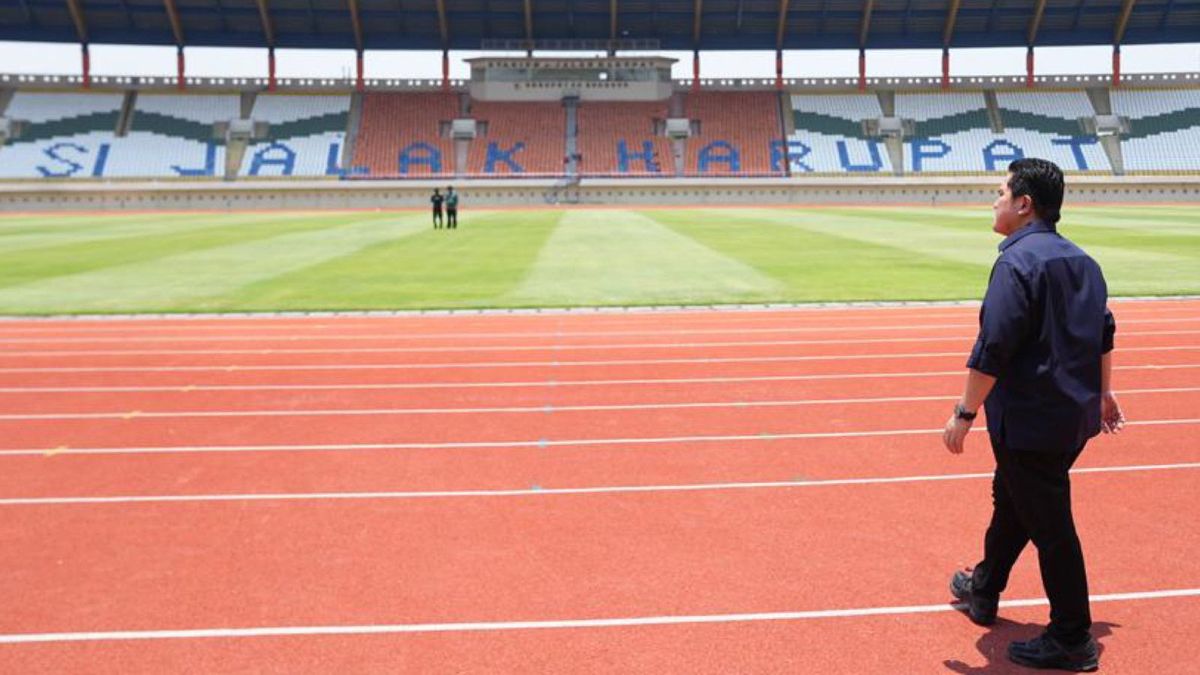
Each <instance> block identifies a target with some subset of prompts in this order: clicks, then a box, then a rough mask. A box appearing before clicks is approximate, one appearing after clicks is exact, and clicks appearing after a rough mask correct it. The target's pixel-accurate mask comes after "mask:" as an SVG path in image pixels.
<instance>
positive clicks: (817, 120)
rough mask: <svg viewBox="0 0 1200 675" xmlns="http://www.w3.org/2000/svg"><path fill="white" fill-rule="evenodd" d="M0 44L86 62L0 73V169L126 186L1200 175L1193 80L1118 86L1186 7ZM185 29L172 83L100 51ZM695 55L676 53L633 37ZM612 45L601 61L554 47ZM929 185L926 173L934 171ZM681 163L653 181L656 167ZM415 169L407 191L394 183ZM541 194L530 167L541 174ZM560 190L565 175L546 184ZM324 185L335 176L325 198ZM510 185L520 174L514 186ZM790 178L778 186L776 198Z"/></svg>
mask: <svg viewBox="0 0 1200 675" xmlns="http://www.w3.org/2000/svg"><path fill="white" fill-rule="evenodd" d="M5 2H7V3H8V5H6V7H7V9H5V10H4V11H2V12H0V39H18V38H19V39H22V40H37V41H47V42H78V43H80V44H81V45H82V65H81V71H80V73H79V75H77V76H66V77H63V76H45V77H39V76H17V75H3V74H0V140H2V145H0V178H3V179H6V180H15V181H17V183H18V184H23V185H25V187H26V189H32V188H29V186H28V183H29V182H30V181H32V182H34V183H38V182H42V183H45V184H50V183H54V182H59V181H67V182H75V183H94V182H97V181H100V182H105V183H107V184H116V185H120V184H123V183H127V182H131V181H139V180H141V181H146V180H151V181H156V182H161V181H162V180H164V179H168V180H167V182H170V183H174V182H191V183H195V184H203V181H204V180H205V179H208V180H210V181H215V182H218V183H221V184H223V185H225V187H226V188H228V187H229V185H230V184H232V185H250V184H252V183H254V182H255V181H257V180H260V179H267V178H271V179H280V178H293V179H305V180H308V181H312V180H320V181H346V180H355V181H362V180H367V181H369V180H390V181H413V180H429V179H439V180H440V179H445V178H453V179H455V180H458V181H467V184H469V183H471V182H473V181H479V184H480V185H482V186H486V185H489V184H491V183H494V182H495V181H496V180H505V181H512V180H517V179H520V180H525V181H540V182H537V183H536V187H533V188H531V190H532V192H536V193H538V194H539V195H540V194H542V193H545V194H546V195H547V198H548V199H552V198H553V197H552V196H551V193H554V194H557V193H556V191H557V190H562V189H570V188H575V189H576V190H577V191H578V189H580V188H581V186H586V185H588V182H593V183H594V182H595V181H596V180H601V181H612V180H614V179H615V180H630V181H635V182H636V183H635V184H637V185H651V186H657V187H659V188H668V187H670V188H671V189H674V186H678V185H682V184H685V183H679V182H678V181H688V180H692V181H695V180H707V179H730V178H734V179H742V182H741V183H739V184H740V185H746V186H750V185H751V184H752V182H753V181H762V180H768V181H770V180H781V179H782V180H784V181H785V182H784V183H782V184H772V185H776V189H777V190H779V189H782V190H784V191H785V192H786V190H787V188H779V187H778V185H785V186H789V185H790V186H803V185H805V181H808V184H809V185H810V186H811V185H812V184H814V183H812V181H813V179H818V178H845V179H867V178H870V177H872V176H874V177H891V178H898V177H899V178H907V179H909V180H914V181H917V182H918V183H919V182H920V181H921V180H927V179H931V178H934V177H938V176H949V177H954V176H976V175H985V174H988V173H991V172H995V171H997V170H999V169H1000V168H1002V167H1004V166H1006V165H1007V163H1008V162H1009V161H1011V160H1013V159H1016V158H1020V157H1024V156H1041V157H1047V158H1049V159H1052V160H1054V161H1055V162H1057V163H1058V164H1059V165H1060V166H1062V167H1064V169H1066V170H1067V171H1069V172H1071V173H1075V174H1080V175H1087V176H1093V177H1096V178H1098V179H1106V180H1109V181H1112V180H1116V179H1119V178H1121V177H1125V176H1139V175H1140V176H1187V175H1190V174H1200V155H1197V150H1196V148H1198V147H1200V74H1191V73H1176V74H1165V75H1135V76H1129V75H1125V76H1122V74H1121V72H1120V46H1121V45H1122V44H1145V43H1161V42H1172V41H1184V40H1189V39H1194V37H1195V35H1197V34H1200V12H1198V11H1197V10H1196V2H1188V1H1186V0H1179V1H1175V2H1170V3H1160V4H1155V5H1150V4H1144V3H1136V2H1132V1H1126V2H1123V3H1113V2H1101V1H1099V0H1095V1H1093V0H1084V1H1083V2H1079V3H1075V4H1073V5H1071V6H1066V5H1064V4H1061V3H1055V2H1046V1H1045V0H1040V1H1037V0H1028V1H1027V2H1023V3H1018V4H1019V5H1020V7H1015V6H1009V5H1008V4H1006V5H1005V6H1004V7H1001V6H1000V3H999V2H998V1H995V2H984V3H974V4H964V3H960V2H958V1H956V0H947V1H946V2H935V3H933V4H932V5H929V6H922V8H921V9H919V10H916V9H914V8H913V7H912V5H911V3H898V2H888V1H880V2H875V0H868V1H867V2H865V3H863V2H857V1H856V2H853V3H850V2H842V1H833V2H829V3H825V4H824V5H822V6H820V7H817V6H816V5H813V6H810V5H809V4H808V3H789V2H787V1H786V0H785V1H782V2H777V1H775V0H772V1H770V2H767V1H762V0H760V1H754V0H746V1H734V0H728V1H724V2H721V1H710V2H704V3H701V2H691V1H690V0H688V1H670V0H661V1H659V2H653V3H624V2H617V1H614V2H611V3H602V2H532V1H525V2H518V1H517V0H511V1H506V2H501V1H497V2H491V3H488V4H487V5H486V7H485V6H483V5H479V6H476V5H477V4H478V3H442V2H435V1H434V0H428V1H427V2H411V3H405V5H404V8H403V10H402V11H401V10H400V8H399V7H392V6H390V5H389V4H388V3H364V4H359V3H354V2H351V3H349V4H347V5H346V6H344V7H340V8H337V9H334V8H332V6H321V7H317V6H314V5H311V4H307V3H302V2H299V0H278V1H274V2H270V3H267V2H260V3H259V4H258V5H257V6H251V5H246V6H239V7H226V6H224V5H222V4H220V3H219V2H217V1H216V0H212V1H210V2H208V1H202V2H196V3H191V4H189V5H188V6H187V7H186V10H185V9H183V8H179V7H176V5H175V4H174V3H173V2H171V1H170V0H168V1H167V2H165V3H164V4H161V5H154V6H153V7H151V6H143V5H125V4H123V3H122V4H102V3H96V2H78V3H77V2H68V3H66V5H63V4H61V3H55V2H50V0H5ZM97 43H130V44H145V45H175V46H176V47H177V53H178V76H177V77H175V78H162V77H133V76H130V77H96V76H92V75H91V73H90V59H89V45H91V44H97ZM1094 44H1111V45H1113V67H1112V73H1111V75H1110V76H1105V77H1101V76H1095V75H1091V76H1077V77H1069V76H1042V75H1038V74H1036V72H1035V68H1034V54H1035V48H1036V47H1037V46H1039V45H1055V46H1060V45H1094ZM189 46H258V47H265V48H267V50H268V54H269V59H268V68H267V72H266V73H264V77H262V78H250V79H246V78H228V79H220V78H195V77H189V76H188V75H187V72H186V61H185V53H186V48H187V47H189ZM978 46H1024V47H1026V48H1027V53H1028V58H1027V72H1026V73H1025V75H1024V76H1012V77H959V76H955V75H954V74H953V72H952V70H951V53H952V49H955V48H962V47H978ZM280 47H288V48H292V47H324V48H347V49H353V50H354V51H355V52H356V54H357V57H358V58H357V64H358V67H357V72H356V74H355V76H354V77H353V78H350V79H337V80H316V79H290V80H289V79H280V78H276V77H275V61H274V58H275V57H274V54H275V49H276V48H280ZM906 47H907V48H929V47H934V48H941V49H942V55H943V58H942V73H941V76H940V77H936V76H934V77H911V78H877V77H871V76H870V75H869V71H868V67H867V66H868V54H869V51H870V50H872V49H877V48H906ZM368 48H370V49H439V50H442V55H443V73H442V77H441V78H440V79H429V80H394V79H377V78H368V77H367V73H365V72H364V65H363V64H364V59H363V54H364V52H365V50H367V49H368ZM464 48H472V49H479V48H482V49H484V50H485V51H486V50H494V51H498V52H499V51H503V52H508V53H511V52H513V51H514V50H515V51H524V52H525V54H526V55H525V56H524V57H512V56H507V57H487V58H477V59H472V60H471V61H470V62H469V63H470V65H471V77H470V78H469V79H468V80H451V79H450V78H449V70H448V62H449V54H450V50H451V49H464ZM812 48H826V49H830V48H848V49H857V50H858V52H859V76H858V77H857V78H830V79H821V80H815V79H807V80H797V79H789V78H785V77H783V69H782V54H783V51H784V50H792V49H812ZM667 49H687V50H691V51H693V53H694V62H693V77H692V78H690V79H682V80H673V79H671V66H672V64H673V63H674V60H673V59H667V58H662V57H646V56H627V55H624V54H623V53H622V52H631V51H637V52H638V53H646V52H653V51H656V50H667ZM737 49H773V50H775V52H776V54H777V57H778V58H777V59H776V61H777V67H776V73H775V78H774V79H769V78H766V79H764V78H758V79H755V78H749V77H747V78H742V79H731V80H709V79H705V78H703V76H702V70H701V60H700V55H701V52H702V51H706V50H737ZM548 50H556V53H557V52H558V51H561V50H578V51H580V52H587V51H592V52H593V53H594V52H595V51H597V50H599V51H603V52H605V53H606V55H604V56H595V57H576V58H563V57H546V56H540V55H536V53H537V52H539V51H542V52H544V51H548ZM923 177H924V178H923ZM652 178H653V179H669V180H658V181H654V182H645V181H648V179H652ZM401 185H403V183H401ZM525 185H527V186H534V185H535V183H533V182H527V183H525ZM547 186H553V187H552V188H551V189H550V191H549V192H546V188H547ZM329 189H335V188H329ZM515 189H517V190H519V191H530V189H526V188H521V187H517V188H515ZM781 194H782V193H781Z"/></svg>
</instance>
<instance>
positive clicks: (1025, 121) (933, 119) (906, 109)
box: [896, 92, 1111, 173]
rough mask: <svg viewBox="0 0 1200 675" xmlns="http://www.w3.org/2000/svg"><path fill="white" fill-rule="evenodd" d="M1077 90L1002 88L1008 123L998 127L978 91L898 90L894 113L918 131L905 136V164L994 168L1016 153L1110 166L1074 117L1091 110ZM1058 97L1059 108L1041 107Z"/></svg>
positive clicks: (915, 169)
mask: <svg viewBox="0 0 1200 675" xmlns="http://www.w3.org/2000/svg"><path fill="white" fill-rule="evenodd" d="M1059 96H1061V97H1062V98H1061V99H1048V98H1047V97H1059ZM1080 96H1083V94H1082V93H1080V92H1064V93H1038V94H1023V95H1018V94H1005V93H1004V92H1000V93H999V94H998V95H997V100H998V101H999V102H1000V109H1001V110H1000V113H1001V119H1002V120H1004V121H1005V124H1006V127H1005V130H1004V131H1002V132H999V133H997V132H994V131H992V125H991V120H990V119H989V117H988V111H987V104H986V101H985V100H984V97H983V94H982V93H898V94H897V95H896V115H897V116H899V117H901V118H904V119H911V120H914V121H915V122H916V135H915V136H914V137H912V138H908V139H906V141H905V170H906V171H908V172H912V173H937V172H950V173H979V172H996V171H1003V170H1004V169H1005V167H1007V166H1008V163H1009V162H1011V161H1012V160H1014V159H1020V158H1022V157H1043V158H1046V159H1050V160H1052V161H1054V162H1055V163H1057V164H1059V166H1061V167H1063V168H1064V169H1066V170H1069V171H1094V170H1103V171H1109V170H1111V166H1110V165H1109V162H1108V159H1107V157H1106V155H1105V154H1104V151H1103V149H1102V148H1101V147H1100V145H1099V143H1098V142H1097V140H1096V138H1095V137H1094V136H1086V135H1084V134H1083V132H1082V128H1081V127H1080V126H1079V123H1078V121H1077V117H1083V116H1089V115H1090V114H1091V113H1090V112H1089V111H1090V104H1088V102H1087V100H1086V96H1084V99H1083V100H1082V101H1081V100H1080V98H1079V97H1080ZM1057 100H1061V101H1062V105H1063V108H1062V112H1057V113H1053V114H1044V113H1043V112H1039V111H1045V110H1048V109H1053V106H1054V101H1057ZM1085 106H1086V107H1085ZM1080 113H1083V114H1080Z"/></svg>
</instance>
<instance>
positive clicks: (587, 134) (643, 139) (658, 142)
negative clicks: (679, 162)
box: [578, 101, 675, 176]
mask: <svg viewBox="0 0 1200 675" xmlns="http://www.w3.org/2000/svg"><path fill="white" fill-rule="evenodd" d="M666 117H667V106H666V103H665V102H661V103H645V102H636V103H633V102H631V103H610V102H604V103H601V102H592V101H585V102H583V103H581V104H580V105H579V108H578V120H579V152H580V154H581V155H582V159H581V161H580V173H581V174H582V175H585V176H631V175H639V174H640V175H651V176H658V175H661V176H673V175H675V161H674V159H673V157H672V155H671V141H670V140H669V139H668V138H667V137H666V136H662V135H659V136H655V135H654V123H655V120H656V119H657V120H664V119H666Z"/></svg>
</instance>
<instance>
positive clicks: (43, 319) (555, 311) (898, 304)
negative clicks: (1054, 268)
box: [0, 294, 1200, 330]
mask: <svg viewBox="0 0 1200 675" xmlns="http://www.w3.org/2000/svg"><path fill="white" fill-rule="evenodd" d="M1191 300H1200V295H1188V294H1183V295H1125V296H1114V297H1111V298H1109V302H1110V303H1114V304H1118V305H1123V304H1138V303H1163V304H1171V303H1173V302H1187V301H1191ZM979 304H980V300H979V299H978V298H976V299H964V300H858V301H843V302H835V301H828V302H775V303H759V304H737V303H735V304H709V305H626V306H601V307H535V308H528V309H521V308H509V309H413V310H333V311H320V310H314V311H303V310H293V311H277V312H205V313H179V314H168V313H161V312H160V313H142V314H129V313H125V314H49V315H20V314H0V325H3V324H5V323H52V322H64V323H68V322H86V321H97V322H103V323H114V324H115V323H121V322H136V321H180V322H190V321H206V320H212V319H233V320H238V319H250V320H262V319H266V320H269V321H275V320H279V321H285V320H288V319H324V318H333V319H340V318H360V319H364V318H365V319H375V318H405V317H408V318H428V317H472V316H484V317H487V316H593V315H594V316H623V315H628V316H639V315H646V314H714V313H722V312H728V313H747V314H752V313H755V312H793V311H795V312H807V311H823V310H839V311H872V310H879V309H883V310H898V309H921V308H941V307H951V308H953V307H979ZM231 323H232V322H231ZM5 327H6V328H8V327H7V326H5ZM27 330H38V328H30V329H27ZM115 330H125V328H124V327H122V328H120V329H115Z"/></svg>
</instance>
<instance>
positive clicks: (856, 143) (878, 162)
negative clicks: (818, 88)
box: [772, 94, 892, 174]
mask: <svg viewBox="0 0 1200 675" xmlns="http://www.w3.org/2000/svg"><path fill="white" fill-rule="evenodd" d="M882 115H883V111H882V110H881V109H880V107H879V99H878V98H877V97H876V96H875V95H874V94H832V95H796V96H792V118H793V120H794V128H795V130H794V131H793V132H792V134H791V135H790V136H788V144H787V153H786V160H787V162H788V165H789V168H790V170H791V172H792V173H793V174H804V173H880V172H884V173H891V171H892V161H891V159H890V158H889V157H888V153H887V149H886V148H885V147H884V145H883V142H882V141H880V140H879V139H873V138H866V137H865V136H864V135H863V128H862V121H863V120H866V119H878V118H879V117H881V116H882ZM781 161H783V153H779V152H777V153H775V154H774V155H773V156H772V164H773V166H775V165H778V164H779V163H780V162H781Z"/></svg>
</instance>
